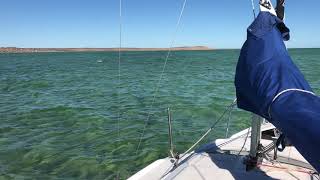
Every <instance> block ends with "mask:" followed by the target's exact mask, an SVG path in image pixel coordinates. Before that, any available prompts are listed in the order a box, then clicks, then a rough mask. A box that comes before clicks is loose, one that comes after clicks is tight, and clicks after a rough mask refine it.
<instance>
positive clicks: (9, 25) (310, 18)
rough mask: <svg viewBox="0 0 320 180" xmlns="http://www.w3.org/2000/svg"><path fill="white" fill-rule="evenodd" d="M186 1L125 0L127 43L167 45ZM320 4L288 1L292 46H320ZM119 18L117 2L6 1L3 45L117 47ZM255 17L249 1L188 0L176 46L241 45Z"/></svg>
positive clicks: (0, 12)
mask: <svg viewBox="0 0 320 180" xmlns="http://www.w3.org/2000/svg"><path fill="white" fill-rule="evenodd" d="M255 1H256V3H258V0H255ZM182 2H183V0H123V46H124V47H167V46H168V45H169V42H170V39H171V36H172V33H173V31H174V29H175V23H176V21H177V18H178V15H179V11H180V8H181V5H182ZM257 7H258V6H256V8H257ZM319 7H320V1H319V0H308V1H301V0H287V20H286V21H287V24H288V26H289V27H290V28H291V31H292V41H291V42H289V43H288V46H289V47H320V35H319V34H320V20H319V19H320V10H319ZM118 16H119V1H118V0H2V1H1V3H0V17H1V28H0V46H17V47H118V44H119V40H118V34H119V25H118V24H119V18H118ZM252 18H253V17H252V10H251V2H250V0H238V1H236V0H219V1H218V0H188V3H187V6H186V9H185V14H184V16H183V19H182V23H181V28H180V30H179V33H178V37H177V40H176V44H175V46H192V45H205V46H209V47H212V48H240V47H241V45H242V43H243V41H244V40H245V37H246V27H247V26H248V25H249V24H250V23H251V21H252Z"/></svg>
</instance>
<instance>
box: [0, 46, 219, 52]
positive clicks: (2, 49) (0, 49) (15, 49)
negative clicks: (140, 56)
mask: <svg viewBox="0 0 320 180" xmlns="http://www.w3.org/2000/svg"><path fill="white" fill-rule="evenodd" d="M168 49H169V48H121V51H168ZM171 50H172V51H210V50H214V49H211V48H208V47H206V46H190V47H174V48H172V49H171ZM117 51H119V48H18V47H0V53H37V52H117Z"/></svg>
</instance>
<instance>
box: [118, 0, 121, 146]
mask: <svg viewBox="0 0 320 180" xmlns="http://www.w3.org/2000/svg"><path fill="white" fill-rule="evenodd" d="M121 50H122V0H119V51H118V88H117V91H118V121H117V126H118V127H117V132H118V141H120V118H121V117H120V115H121V114H120V111H121V103H120V95H121V94H120V89H121Z"/></svg>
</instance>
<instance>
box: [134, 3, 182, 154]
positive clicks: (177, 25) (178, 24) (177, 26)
mask: <svg viewBox="0 0 320 180" xmlns="http://www.w3.org/2000/svg"><path fill="white" fill-rule="evenodd" d="M186 4H187V0H184V2H183V5H182V8H181V11H180V15H179V19H178V21H177V24H176V28H175V31H174V33H173V37H172V39H171V42H170V45H169V49H168V52H167V56H166V58H165V61H164V64H163V67H162V71H161V74H160V77H159V80H158V83H157V86H156V88H155V93H154V95H153V98H152V102H151V105H150V110H149V112H148V115H147V120H146V121H145V122H144V126H143V129H142V133H141V135H140V138H139V143H138V147H137V149H136V154H137V153H138V151H139V148H140V145H141V141H142V138H143V136H144V133H145V130H146V128H147V125H148V122H149V120H150V117H151V110H152V108H153V105H154V103H155V100H156V97H157V94H158V92H159V88H160V85H161V81H162V78H163V75H164V72H165V69H166V66H167V62H168V59H169V57H170V54H171V51H172V48H173V45H174V43H175V40H176V36H177V33H178V30H179V26H180V22H181V19H182V15H183V12H184V9H185V6H186Z"/></svg>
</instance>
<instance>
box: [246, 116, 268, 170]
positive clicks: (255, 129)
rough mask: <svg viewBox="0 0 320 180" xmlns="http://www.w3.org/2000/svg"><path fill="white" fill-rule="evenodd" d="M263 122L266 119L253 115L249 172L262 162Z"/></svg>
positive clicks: (248, 162)
mask: <svg viewBox="0 0 320 180" xmlns="http://www.w3.org/2000/svg"><path fill="white" fill-rule="evenodd" d="M263 121H264V119H263V118H262V117H260V116H258V115H256V114H253V113H252V122H251V144H250V154H249V156H248V158H247V159H246V170H247V171H249V170H251V169H253V168H254V167H256V166H257V163H258V162H259V161H260V159H259V156H258V151H259V148H260V140H261V124H262V122H263Z"/></svg>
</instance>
